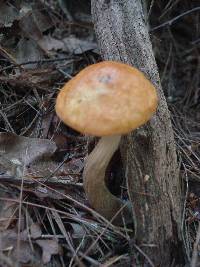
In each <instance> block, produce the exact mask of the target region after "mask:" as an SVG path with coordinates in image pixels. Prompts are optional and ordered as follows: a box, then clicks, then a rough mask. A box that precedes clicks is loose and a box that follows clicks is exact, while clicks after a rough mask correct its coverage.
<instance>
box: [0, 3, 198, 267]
mask: <svg viewBox="0 0 200 267" xmlns="http://www.w3.org/2000/svg"><path fill="white" fill-rule="evenodd" d="M67 2H68V4H67ZM77 2H78V4H77V5H73V1H62V0H60V1H42V0H41V1H34V0H33V1H29V2H27V1H23V0H20V1H1V2H0V92H1V97H0V101H1V109H0V117H1V119H0V251H1V252H0V267H1V266H2V267H7V266H8V267H15V266H38V267H39V266H49V267H50V266H104V267H107V266H123V265H124V264H126V265H127V266H140V262H142V260H144V259H146V260H147V261H148V255H144V253H143V252H142V250H141V249H140V248H139V247H138V246H137V244H134V246H133V247H134V249H135V250H134V251H130V249H129V246H130V242H132V243H133V241H134V233H133V231H132V229H125V228H117V227H115V226H112V225H110V224H107V223H106V222H105V221H102V220H101V219H100V218H97V217H95V215H94V214H93V213H92V212H91V208H90V207H89V205H88V203H87V200H86V198H85V195H84V191H83V187H82V170H83V167H84V158H85V156H86V155H87V153H88V144H89V143H91V142H90V141H91V139H89V138H88V137H86V136H83V135H80V134H79V133H77V132H75V131H73V130H72V129H70V128H69V127H67V126H65V125H64V124H62V123H61V122H60V120H59V119H58V117H57V116H56V114H55V110H54V105H55V99H56V96H57V94H58V92H59V89H60V88H61V87H62V85H63V84H64V83H65V82H67V81H68V80H69V79H70V78H71V77H73V76H74V75H75V74H77V73H78V72H79V71H80V70H81V69H83V68H84V67H86V66H88V65H90V64H92V63H95V62H98V61H100V60H101V58H100V55H99V51H98V46H97V43H96V40H95V35H94V29H93V24H92V19H91V15H90V7H89V4H88V3H89V1H88V0H84V1H83V0H82V1H77ZM155 2H156V3H154V1H151V4H150V5H149V6H148V18H149V25H150V26H149V28H150V30H149V31H150V35H151V40H152V44H153V49H154V54H155V57H156V61H157V64H158V67H159V73H160V78H161V83H162V86H163V90H164V92H165V95H166V98H167V101H168V105H169V108H170V111H171V118H172V124H173V128H174V134H175V140H176V147H177V155H178V159H179V166H180V178H181V179H182V185H183V189H184V190H183V191H184V195H183V206H184V209H183V214H182V236H183V240H184V248H185V255H183V257H184V258H185V261H186V262H187V261H188V262H190V261H191V259H192V257H194V256H193V255H194V252H197V254H198V253H199V251H200V248H199V246H197V247H196V250H195V251H194V250H193V245H194V242H195V240H196V239H200V227H199V220H200V104H199V103H200V75H199V73H200V54H199V52H200V49H199V44H200V27H199V25H200V21H199V20H200V17H199V12H198V11H199V9H198V7H197V1H186V0H183V1H180V0H177V1H155ZM118 165H120V164H118ZM113 168H115V166H114V165H113ZM111 171H112V179H114V178H115V177H113V176H115V173H116V171H115V170H114V169H113V170H111ZM122 174H123V172H122ZM197 241H198V240H197ZM196 244H198V242H197V243H196ZM131 264H132V265H131ZM134 264H135V265H134ZM173 266H175V265H173ZM193 267H194V266H193Z"/></svg>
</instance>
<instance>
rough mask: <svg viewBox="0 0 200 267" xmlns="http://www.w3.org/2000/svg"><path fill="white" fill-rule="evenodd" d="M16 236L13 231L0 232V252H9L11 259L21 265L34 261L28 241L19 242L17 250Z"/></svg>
mask: <svg viewBox="0 0 200 267" xmlns="http://www.w3.org/2000/svg"><path fill="white" fill-rule="evenodd" d="M17 238H18V235H17V233H16V232H15V231H14V230H7V231H3V232H0V250H1V251H2V252H9V255H10V257H11V258H13V259H15V260H18V261H19V262H21V263H28V262H31V261H33V260H34V256H35V255H34V254H33V252H32V250H31V247H30V244H29V242H28V241H23V240H21V241H20V250H19V251H18V249H17Z"/></svg>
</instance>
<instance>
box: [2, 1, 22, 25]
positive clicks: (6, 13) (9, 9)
mask: <svg viewBox="0 0 200 267" xmlns="http://www.w3.org/2000/svg"><path fill="white" fill-rule="evenodd" d="M18 15H19V13H18V11H17V10H16V9H15V8H14V7H13V6H12V5H8V3H6V2H4V1H1V2H0V27H11V26H12V24H13V22H14V21H15V20H16V19H17V18H18Z"/></svg>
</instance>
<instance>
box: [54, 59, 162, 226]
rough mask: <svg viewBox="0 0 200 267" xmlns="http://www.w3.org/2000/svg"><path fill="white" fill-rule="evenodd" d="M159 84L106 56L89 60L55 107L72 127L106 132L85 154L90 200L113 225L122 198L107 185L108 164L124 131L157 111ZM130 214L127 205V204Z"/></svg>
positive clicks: (118, 220)
mask: <svg viewBox="0 0 200 267" xmlns="http://www.w3.org/2000/svg"><path fill="white" fill-rule="evenodd" d="M157 102H158V98H157V94H156V89H155V88H154V86H153V85H152V84H151V82H150V81H149V80H148V79H147V78H145V76H144V75H143V73H142V72H140V71H139V70H137V69H136V68H133V67H131V66H129V65H126V64H123V63H119V62H114V61H103V62H100V63H97V64H93V65H90V66H89V67H86V68H85V69H83V70H82V71H81V72H80V73H79V74H77V75H76V76H75V77H74V78H72V79H71V80H70V81H69V82H67V83H66V84H65V85H64V87H63V88H62V89H61V91H60V93H59V94H58V97H57V101H56V112H57V115H58V116H59V117H60V119H61V120H62V121H63V122H64V123H65V124H67V125H68V126H70V127H71V128H73V129H75V130H77V131H79V132H81V133H83V134H89V135H94V136H97V137H101V138H100V140H99V142H98V144H97V145H96V147H95V148H94V150H93V151H92V152H91V153H90V154H89V156H88V157H87V159H86V163H85V168H84V171H83V185H84V189H85V193H86V196H87V198H88V201H89V203H90V205H91V206H92V207H93V208H94V209H95V210H96V211H97V212H99V213H100V214H101V215H103V216H104V217H105V218H106V219H108V220H111V219H112V218H113V217H114V216H115V215H116V214H117V212H118V213H119V214H118V215H117V216H116V218H115V219H114V220H113V222H114V224H116V225H119V224H121V223H122V216H121V215H120V212H119V210H120V209H122V205H123V201H122V200H120V199H119V198H117V197H116V196H114V195H113V194H111V192H110V191H109V190H108V188H107V187H106V184H105V172H106V169H107V167H108V164H109V162H110V160H111V158H112V156H113V154H114V153H115V151H116V150H117V149H118V147H119V143H120V139H121V135H123V134H127V133H129V132H130V131H132V130H134V129H136V128H138V127H139V126H141V125H143V124H144V123H146V122H147V121H148V120H149V119H150V118H151V116H152V115H153V114H154V112H155V111H156V107H157ZM123 215H124V217H125V219H126V217H127V218H130V217H131V215H130V210H129V208H128V207H125V208H124V209H123Z"/></svg>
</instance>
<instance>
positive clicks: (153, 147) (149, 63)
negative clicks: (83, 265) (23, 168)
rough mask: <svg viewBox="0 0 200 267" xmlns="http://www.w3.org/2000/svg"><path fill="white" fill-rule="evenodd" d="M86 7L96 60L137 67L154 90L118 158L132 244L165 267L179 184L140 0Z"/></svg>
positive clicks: (176, 223) (96, 0) (100, 0)
mask: <svg viewBox="0 0 200 267" xmlns="http://www.w3.org/2000/svg"><path fill="white" fill-rule="evenodd" d="M91 5H92V15H93V19H94V26H95V31H96V36H97V40H98V44H99V49H100V51H101V55H102V57H103V58H104V59H107V60H117V61H122V62H125V63H128V64H131V65H133V66H135V67H137V68H139V69H140V70H141V71H143V72H144V73H145V74H146V75H147V76H148V77H149V79H150V80H151V81H152V82H153V84H154V85H155V86H156V88H157V90H158V94H159V99H160V101H159V108H158V110H157V113H156V115H155V116H154V117H153V119H152V120H151V121H150V123H148V124H147V125H146V126H145V127H142V128H140V129H139V130H137V131H135V132H133V133H131V134H130V135H128V136H127V137H126V138H124V142H123V143H122V158H123V162H124V166H125V175H126V177H127V181H128V188H129V195H130V199H131V202H132V204H133V210H134V214H135V220H136V225H135V226H136V240H137V242H138V243H139V244H140V246H141V249H143V250H144V251H145V252H146V253H147V254H148V255H149V257H150V259H151V260H152V261H153V262H154V264H155V266H158V265H159V266H170V262H171V260H172V258H173V257H175V255H173V252H174V251H177V247H178V242H179V241H180V239H181V237H180V228H181V189H180V188H181V186H180V181H179V173H178V165H177V158H176V151H175V143H174V136H173V131H172V126H171V121H170V115H169V111H168V108H167V104H166V100H165V97H164V95H163V92H162V88H161V85H160V80H159V74H158V70H157V66H156V62H155V58H154V55H153V51H152V46H151V42H150V38H149V34H148V29H147V27H146V24H145V18H144V14H143V11H142V4H141V1H140V0H135V1H132V0H126V1H124V0H92V1H91ZM179 244H180V243H179ZM174 248H176V249H174Z"/></svg>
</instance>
